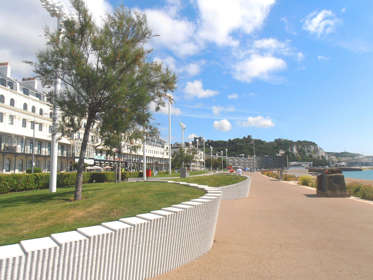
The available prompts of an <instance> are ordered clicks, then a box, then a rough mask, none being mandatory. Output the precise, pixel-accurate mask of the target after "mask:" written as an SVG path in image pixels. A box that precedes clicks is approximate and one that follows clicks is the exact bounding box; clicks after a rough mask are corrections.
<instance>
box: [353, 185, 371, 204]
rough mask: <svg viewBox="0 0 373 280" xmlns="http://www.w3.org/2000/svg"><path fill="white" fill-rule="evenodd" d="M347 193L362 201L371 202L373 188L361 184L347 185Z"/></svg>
mask: <svg viewBox="0 0 373 280" xmlns="http://www.w3.org/2000/svg"><path fill="white" fill-rule="evenodd" d="M347 192H348V193H349V194H350V195H352V196H357V197H360V198H362V199H367V200H373V186H371V185H364V184H361V183H356V182H353V183H350V184H347Z"/></svg>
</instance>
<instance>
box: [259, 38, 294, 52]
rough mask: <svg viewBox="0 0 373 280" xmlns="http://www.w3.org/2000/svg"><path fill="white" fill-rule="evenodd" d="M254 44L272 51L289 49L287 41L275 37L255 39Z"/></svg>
mask: <svg viewBox="0 0 373 280" xmlns="http://www.w3.org/2000/svg"><path fill="white" fill-rule="evenodd" d="M253 45H254V48H255V49H264V50H268V51H270V52H271V53H273V52H275V51H279V50H281V52H284V51H286V50H287V49H288V46H287V44H286V43H283V42H280V41H279V40H277V39H275V38H265V39H260V40H256V41H254V44H253Z"/></svg>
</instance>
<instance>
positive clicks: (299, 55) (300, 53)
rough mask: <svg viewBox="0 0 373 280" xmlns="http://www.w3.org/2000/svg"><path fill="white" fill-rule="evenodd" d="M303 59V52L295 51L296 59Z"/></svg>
mask: <svg viewBox="0 0 373 280" xmlns="http://www.w3.org/2000/svg"><path fill="white" fill-rule="evenodd" d="M303 59H304V54H303V53H302V52H297V60H298V61H303Z"/></svg>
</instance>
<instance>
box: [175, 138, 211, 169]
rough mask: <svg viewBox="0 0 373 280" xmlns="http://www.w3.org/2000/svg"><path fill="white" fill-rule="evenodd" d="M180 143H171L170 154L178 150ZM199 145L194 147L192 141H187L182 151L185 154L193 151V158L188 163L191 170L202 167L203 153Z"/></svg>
mask: <svg viewBox="0 0 373 280" xmlns="http://www.w3.org/2000/svg"><path fill="white" fill-rule="evenodd" d="M180 148H181V144H179V143H175V144H174V145H172V148H171V149H172V155H173V154H174V153H176V152H178V151H180ZM200 148H201V147H198V149H197V147H195V146H194V145H193V144H192V143H187V145H185V146H184V151H185V153H187V154H192V153H194V157H193V160H192V162H191V165H190V169H191V170H201V169H203V168H204V155H203V151H202V150H200Z"/></svg>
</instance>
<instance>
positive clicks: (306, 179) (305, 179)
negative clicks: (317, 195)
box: [298, 175, 316, 188]
mask: <svg viewBox="0 0 373 280" xmlns="http://www.w3.org/2000/svg"><path fill="white" fill-rule="evenodd" d="M298 183H299V184H301V185H303V186H308V187H312V188H315V187H316V182H315V179H314V178H313V177H312V176H308V175H305V176H300V177H299V178H298Z"/></svg>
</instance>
